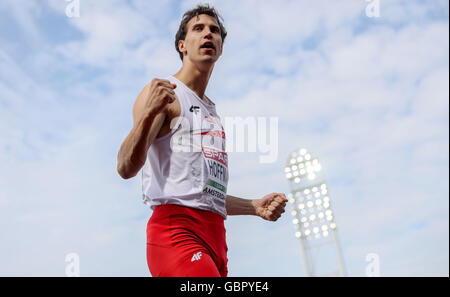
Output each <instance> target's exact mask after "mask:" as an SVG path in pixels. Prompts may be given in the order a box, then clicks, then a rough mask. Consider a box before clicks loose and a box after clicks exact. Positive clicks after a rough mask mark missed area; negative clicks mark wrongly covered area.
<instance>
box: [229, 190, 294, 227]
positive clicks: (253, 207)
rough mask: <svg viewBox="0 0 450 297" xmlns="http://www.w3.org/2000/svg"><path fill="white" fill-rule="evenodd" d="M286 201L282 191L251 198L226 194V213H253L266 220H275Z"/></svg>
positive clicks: (281, 211) (282, 211) (282, 210)
mask: <svg viewBox="0 0 450 297" xmlns="http://www.w3.org/2000/svg"><path fill="white" fill-rule="evenodd" d="M286 202H287V199H286V196H285V195H284V194H282V193H271V194H268V195H266V196H264V197H263V198H261V199H252V200H249V199H242V198H238V197H234V196H231V195H227V199H226V209H227V215H230V216H233V215H255V216H259V217H261V218H263V219H265V220H268V221H276V220H278V218H279V217H280V216H281V214H282V213H284V208H285V206H286Z"/></svg>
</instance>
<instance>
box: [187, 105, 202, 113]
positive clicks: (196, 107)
mask: <svg viewBox="0 0 450 297" xmlns="http://www.w3.org/2000/svg"><path fill="white" fill-rule="evenodd" d="M199 110H200V106H194V105H191V108H189V111H190V112H193V113H195V114H197V112H198V111H199Z"/></svg>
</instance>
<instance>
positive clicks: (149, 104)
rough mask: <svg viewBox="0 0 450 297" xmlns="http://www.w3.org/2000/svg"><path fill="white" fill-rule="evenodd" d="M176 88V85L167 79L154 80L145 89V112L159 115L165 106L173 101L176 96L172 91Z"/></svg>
mask: <svg viewBox="0 0 450 297" xmlns="http://www.w3.org/2000/svg"><path fill="white" fill-rule="evenodd" d="M176 87H177V85H176V84H173V83H171V82H170V81H169V80H167V79H159V78H154V79H153V80H152V81H151V82H150V83H149V84H147V85H146V86H145V88H146V102H145V110H147V112H150V111H152V112H154V113H155V114H158V113H160V112H161V111H162V110H164V108H165V107H166V106H167V104H170V103H172V102H174V101H175V99H176V95H175V92H174V91H173V89H175V88H176Z"/></svg>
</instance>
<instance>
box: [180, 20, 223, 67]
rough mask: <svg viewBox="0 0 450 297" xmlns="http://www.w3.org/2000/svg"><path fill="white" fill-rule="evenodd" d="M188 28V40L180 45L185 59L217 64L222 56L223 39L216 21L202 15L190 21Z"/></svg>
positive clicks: (181, 41)
mask: <svg viewBox="0 0 450 297" xmlns="http://www.w3.org/2000/svg"><path fill="white" fill-rule="evenodd" d="M186 27H187V32H186V38H185V40H180V42H179V43H178V48H179V50H180V51H181V52H182V53H184V58H183V59H186V58H188V59H190V60H191V61H192V62H206V63H215V62H216V61H217V59H219V57H220V56H221V55H222V37H221V35H220V33H221V32H220V27H219V25H218V23H217V21H216V19H215V18H213V17H211V16H209V15H206V14H201V15H199V16H197V17H193V18H192V19H191V20H189V22H188V23H187V25H186ZM208 46H209V47H208Z"/></svg>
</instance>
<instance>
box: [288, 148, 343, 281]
mask: <svg viewBox="0 0 450 297" xmlns="http://www.w3.org/2000/svg"><path fill="white" fill-rule="evenodd" d="M284 172H285V175H286V178H287V180H288V184H289V194H288V199H289V202H290V203H291V206H292V216H293V220H292V222H293V223H294V226H295V229H296V230H295V237H297V238H298V239H299V240H300V243H301V247H302V257H303V266H304V270H305V274H306V276H330V275H334V276H347V272H346V269H345V264H344V258H343V256H342V250H341V247H340V244H339V240H338V234H337V227H336V223H335V219H334V213H333V211H332V210H331V201H330V195H329V192H328V187H327V184H326V182H325V179H324V175H323V170H322V166H321V164H320V162H319V159H318V158H317V157H315V156H314V155H313V154H312V153H311V152H308V151H307V150H306V149H305V148H300V149H297V150H294V151H293V152H292V153H291V154H290V155H289V157H288V159H287V162H286V167H285V169H284ZM333 245H334V247H333ZM325 246H327V247H328V249H329V248H330V247H331V248H332V250H331V252H329V253H327V254H325V255H324V254H323V253H322V254H321V253H320V252H321V251H323V250H324V247H325ZM336 257H337V261H336ZM321 259H322V260H323V259H325V265H322V266H320V265H317V263H318V262H319V260H321ZM332 262H337V263H336V264H337V265H338V266H339V267H338V269H335V270H333V272H331V273H330V272H329V271H327V273H326V274H322V275H321V274H319V271H318V270H320V269H322V268H325V269H326V270H328V269H329V266H330V265H334V264H333V263H332Z"/></svg>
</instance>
